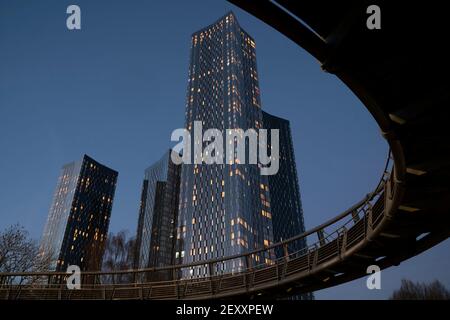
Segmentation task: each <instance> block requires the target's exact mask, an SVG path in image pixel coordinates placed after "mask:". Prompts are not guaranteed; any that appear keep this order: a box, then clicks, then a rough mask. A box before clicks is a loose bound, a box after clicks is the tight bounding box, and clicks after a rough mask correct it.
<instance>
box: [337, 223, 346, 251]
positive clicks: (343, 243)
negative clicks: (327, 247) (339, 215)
mask: <svg viewBox="0 0 450 320" xmlns="http://www.w3.org/2000/svg"><path fill="white" fill-rule="evenodd" d="M341 234H342V242H341V247H340V250H339V252H340V256H341V258H343V257H344V255H345V252H346V251H347V228H346V227H342V229H341Z"/></svg>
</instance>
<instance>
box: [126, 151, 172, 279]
mask: <svg viewBox="0 0 450 320" xmlns="http://www.w3.org/2000/svg"><path fill="white" fill-rule="evenodd" d="M170 154H171V150H169V151H168V152H166V153H165V154H164V156H163V157H162V158H161V159H160V160H158V161H157V162H156V163H154V164H153V165H152V166H150V167H149V168H148V169H146V170H145V175H144V181H143V184H142V195H141V205H140V211H139V221H138V227H137V232H136V234H137V237H136V254H135V259H134V267H135V268H136V269H143V268H150V267H161V266H167V265H172V264H174V258H175V256H174V245H175V231H176V222H177V217H178V199H179V189H180V171H181V167H180V165H175V164H174V163H173V162H172V161H171V158H170ZM159 276H160V275H159ZM147 280H148V279H147Z"/></svg>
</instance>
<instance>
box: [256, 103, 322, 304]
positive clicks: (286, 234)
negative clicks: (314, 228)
mask: <svg viewBox="0 0 450 320" xmlns="http://www.w3.org/2000/svg"><path fill="white" fill-rule="evenodd" d="M263 125H264V128H265V129H278V130H279V131H278V132H279V161H280V163H279V170H278V172H277V174H274V175H270V176H268V178H269V190H270V199H271V200H272V223H273V239H274V241H275V242H280V241H283V240H287V239H289V238H292V237H295V236H297V235H299V234H302V233H303V232H305V223H304V220H303V209H302V201H301V197H300V186H299V183H298V174H297V165H296V163H295V153H294V146H293V142H292V135H291V126H290V123H289V121H288V120H286V119H282V118H279V117H276V116H274V115H271V114H269V113H267V112H264V111H263ZM268 132H269V137H270V132H271V131H270V130H269V131H268ZM268 141H269V147H270V141H272V140H271V139H270V138H269V139H268ZM307 248H308V247H307V244H306V239H305V238H302V239H299V240H297V241H294V242H291V243H290V244H289V245H288V246H287V249H288V253H289V254H290V255H293V256H295V255H301V254H304V253H305V250H307ZM285 254H286V252H284V250H283V248H281V247H278V248H276V249H275V255H276V257H277V259H279V258H282V257H283V256H284V255H285ZM288 299H294V300H311V299H314V296H313V294H312V293H305V294H299V295H295V296H291V297H289V298H288Z"/></svg>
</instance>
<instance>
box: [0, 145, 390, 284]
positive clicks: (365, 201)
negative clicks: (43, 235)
mask: <svg viewBox="0 0 450 320" xmlns="http://www.w3.org/2000/svg"><path fill="white" fill-rule="evenodd" d="M391 160H392V157H391V151H390V150H389V152H388V156H387V160H386V164H385V167H384V171H383V174H382V176H381V178H380V180H379V182H378V184H377V187H376V188H375V189H374V191H372V192H371V193H369V194H367V195H366V196H365V197H364V198H363V199H362V200H360V201H359V202H358V203H356V204H355V205H353V206H352V207H350V208H349V209H347V210H345V211H344V212H342V213H341V214H339V215H337V216H335V217H334V218H332V219H330V220H328V221H326V222H324V223H322V224H320V225H318V226H316V227H314V228H312V229H310V230H308V231H305V232H303V233H302V234H299V235H297V236H294V237H292V238H289V239H286V240H283V241H280V242H277V243H274V244H271V245H269V246H267V247H264V248H259V249H255V250H252V251H247V252H244V253H240V254H236V255H231V256H227V257H223V258H214V259H209V260H202V261H196V262H191V263H187V264H177V265H171V266H163V267H155V268H145V269H129V270H117V271H86V272H83V273H82V274H83V275H84V276H111V275H124V274H145V273H152V272H161V271H168V270H181V269H187V268H191V267H197V266H205V265H212V264H216V263H221V262H225V261H230V260H235V259H240V258H246V257H248V256H252V255H256V254H260V253H263V252H268V251H270V250H273V249H275V248H279V247H283V246H285V245H288V244H290V243H292V242H294V241H298V240H300V239H303V238H306V237H307V236H309V235H312V234H314V233H317V232H318V231H321V230H324V229H325V228H326V227H329V226H331V225H333V224H334V223H336V222H338V221H340V220H342V219H343V218H345V217H347V216H349V215H351V214H353V213H354V212H355V211H358V210H360V209H361V208H363V207H364V206H365V205H366V204H368V203H370V201H372V200H373V199H374V198H375V197H376V196H377V195H379V194H380V193H381V192H382V191H383V190H384V186H385V183H386V176H387V174H386V173H388V172H389V171H388V170H389V165H390V163H391ZM352 221H353V219H351V220H349V221H347V222H345V223H344V225H343V226H341V227H339V228H337V229H336V230H334V231H333V232H332V233H330V234H329V235H328V236H327V237H325V238H324V240H327V239H328V238H330V237H331V236H332V235H334V234H335V233H339V231H340V230H341V229H342V228H343V227H345V226H346V225H347V224H348V223H350V222H352ZM318 243H320V239H319V241H317V242H315V243H314V244H312V245H310V246H307V247H305V248H304V249H302V250H300V251H306V252H308V250H309V248H311V247H314V248H317V247H320V245H319V246H317V244H318ZM296 253H297V252H296ZM292 254H294V253H291V255H292ZM281 259H283V258H281ZM261 265H265V266H267V264H261ZM254 267H257V266H254ZM244 270H245V269H244ZM44 276H52V277H58V276H67V273H66V272H17V273H2V272H0V277H1V278H5V277H6V278H8V277H9V278H10V277H44ZM174 280H181V279H174Z"/></svg>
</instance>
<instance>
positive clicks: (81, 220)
mask: <svg viewBox="0 0 450 320" xmlns="http://www.w3.org/2000/svg"><path fill="white" fill-rule="evenodd" d="M117 176H118V173H117V171H114V170H112V169H110V168H108V167H106V166H104V165H102V164H100V163H98V162H97V161H95V160H94V159H92V158H90V157H89V156H87V155H84V157H83V158H82V160H81V161H77V162H72V163H69V164H67V165H65V166H63V168H62V170H61V175H60V177H59V180H58V184H57V187H56V191H55V194H54V198H53V203H52V206H51V208H50V212H49V214H48V219H47V223H46V225H45V229H44V234H43V236H42V240H41V244H40V255H41V257H43V258H44V257H45V258H47V257H50V260H51V262H50V266H49V270H56V271H66V269H67V267H68V266H69V265H77V266H79V267H80V268H81V270H89V271H91V270H92V271H95V270H100V268H101V263H102V257H103V252H104V249H105V240H106V236H107V233H108V227H109V221H110V217H111V210H112V205H113V199H114V193H115V190H116V183H117Z"/></svg>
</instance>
